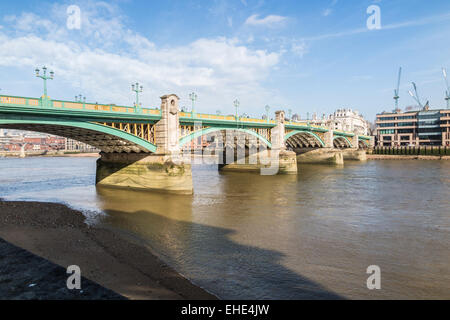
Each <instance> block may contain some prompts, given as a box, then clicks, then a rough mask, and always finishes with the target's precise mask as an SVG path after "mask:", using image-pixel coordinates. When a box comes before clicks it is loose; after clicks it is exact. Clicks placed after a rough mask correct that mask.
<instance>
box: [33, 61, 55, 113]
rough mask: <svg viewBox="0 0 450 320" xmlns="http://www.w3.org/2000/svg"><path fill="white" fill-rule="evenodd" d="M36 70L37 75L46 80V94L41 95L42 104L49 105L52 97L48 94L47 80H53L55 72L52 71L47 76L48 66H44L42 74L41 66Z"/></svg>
mask: <svg viewBox="0 0 450 320" xmlns="http://www.w3.org/2000/svg"><path fill="white" fill-rule="evenodd" d="M35 71H36V77H38V78H41V79H42V80H44V95H43V96H42V97H41V104H42V105H44V106H49V105H50V101H49V100H50V99H49V97H48V96H47V80H53V77H54V75H55V73H54V72H53V71H50V75H49V76H47V67H46V66H44V67H42V72H43V74H42V75H41V74H40V71H39V68H36V70H35Z"/></svg>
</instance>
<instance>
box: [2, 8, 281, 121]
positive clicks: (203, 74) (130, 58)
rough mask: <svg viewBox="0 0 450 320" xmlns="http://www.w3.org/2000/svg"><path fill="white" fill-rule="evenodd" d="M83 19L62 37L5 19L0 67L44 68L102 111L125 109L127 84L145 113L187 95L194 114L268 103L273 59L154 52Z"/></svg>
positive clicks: (196, 49) (57, 31) (55, 28)
mask: <svg viewBox="0 0 450 320" xmlns="http://www.w3.org/2000/svg"><path fill="white" fill-rule="evenodd" d="M57 9H58V8H57ZM83 11H84V10H83ZM86 14H87V16H86V17H85V18H84V19H86V21H83V23H82V29H81V32H79V33H71V32H70V31H68V30H67V29H65V21H61V23H60V24H54V23H53V24H49V23H50V22H48V21H46V20H43V19H35V18H36V16H34V15H33V14H30V13H24V14H22V15H21V16H19V17H10V18H9V19H10V20H9V21H10V26H9V28H8V30H1V31H0V66H3V67H17V68H24V69H28V68H29V69H30V70H34V68H35V67H36V66H41V65H44V64H46V65H47V66H48V67H50V68H52V69H53V70H54V71H55V73H56V78H55V80H54V81H61V82H64V83H66V84H67V87H68V89H67V91H68V92H71V91H73V95H74V94H78V93H79V92H82V93H83V94H84V95H86V96H87V97H88V100H90V101H98V102H104V103H116V104H127V105H130V104H131V101H132V99H133V98H132V95H131V91H130V89H129V88H130V83H132V82H134V81H139V82H141V83H142V84H143V85H144V93H143V100H142V101H143V103H145V104H146V105H152V106H154V105H158V104H159V96H161V95H162V94H167V93H177V94H178V95H179V96H180V97H183V96H184V95H186V94H187V93H188V92H190V91H192V90H195V91H196V92H197V93H198V95H199V107H200V109H201V107H202V106H204V108H206V107H207V108H213V109H211V110H208V111H209V112H214V111H215V110H216V109H217V108H224V107H225V106H228V105H229V109H230V110H232V104H231V102H232V101H233V100H234V99H235V98H236V97H239V98H240V100H241V103H242V105H243V106H244V105H245V104H246V103H247V104H248V105H250V104H251V106H252V107H259V106H263V105H264V103H265V102H266V100H267V99H268V97H269V96H270V92H269V90H266V89H264V88H263V85H262V83H263V81H264V80H265V79H267V77H268V75H269V74H270V72H271V70H272V69H273V68H274V67H275V66H276V65H277V64H278V63H279V58H280V55H281V53H279V52H267V51H264V50H255V49H250V48H248V47H246V46H245V45H244V44H242V43H241V42H240V41H239V40H237V39H230V38H208V39H206V38H201V39H197V40H196V41H193V42H192V43H189V44H186V45H181V46H177V47H166V48H161V47H159V46H156V45H155V44H154V43H152V42H151V41H150V40H149V39H147V38H146V37H143V36H141V35H139V34H137V33H135V32H133V31H131V30H128V29H127V28H125V27H124V25H123V24H122V21H120V20H112V24H111V25H105V24H106V23H108V21H109V20H108V19H107V18H105V17H98V18H97V17H96V16H95V15H93V14H92V12H89V13H86ZM30 17H31V18H30ZM38 18H39V17H38ZM19 22H20V24H19V25H17V23H19ZM63 22H64V23H63ZM36 24H38V25H39V28H36V26H37V25H36ZM78 40H82V41H78ZM27 77H28V75H27ZM30 81H34V78H32V77H31V76H30ZM70 88H71V89H70ZM75 88H76V90H77V91H76V92H75ZM80 90H81V91H80ZM24 95H25V93H24ZM71 96H72V92H71ZM185 103H186V104H187V102H185ZM204 111H207V110H204ZM223 112H224V113H225V112H226V111H223ZM247 112H251V109H250V110H249V109H247ZM258 112H260V111H258Z"/></svg>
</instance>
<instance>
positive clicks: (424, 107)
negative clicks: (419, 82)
mask: <svg viewBox="0 0 450 320" xmlns="http://www.w3.org/2000/svg"><path fill="white" fill-rule="evenodd" d="M411 83H412V85H413V88H414V93H412V92H411V90H410V91H408V92H409V95H410V96H411V97H413V99H414V100H416V102H417V103H418V104H419V106H420V108H421V109H422V110H427V109H428V108H429V104H428V101H427V103H425V106H423V105H422V103H421V102H420V98H419V93H418V92H417V86H416V84H415V83H414V82H411Z"/></svg>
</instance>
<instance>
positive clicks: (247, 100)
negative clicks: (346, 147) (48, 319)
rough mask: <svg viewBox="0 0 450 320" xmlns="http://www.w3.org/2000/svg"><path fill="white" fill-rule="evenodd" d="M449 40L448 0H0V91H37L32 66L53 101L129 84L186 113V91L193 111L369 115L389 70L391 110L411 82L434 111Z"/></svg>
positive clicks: (126, 91)
mask: <svg viewBox="0 0 450 320" xmlns="http://www.w3.org/2000/svg"><path fill="white" fill-rule="evenodd" d="M74 5H75V6H76V7H77V8H79V10H80V11H79V13H80V15H79V17H80V24H79V29H78V28H77V27H78V26H76V27H75V28H73V26H74V24H73V21H74V20H73V18H74V14H73V11H69V13H68V11H67V10H68V7H69V6H74ZM373 5H375V6H378V8H379V10H380V11H379V12H380V15H379V17H380V25H379V28H376V29H373V28H369V27H368V22H367V21H368V20H369V22H371V21H374V20H372V18H371V17H372V16H373V11H369V13H368V8H369V7H370V6H373ZM68 19H69V22H68ZM449 36H450V1H448V0H430V1H424V0H376V1H370V0H367V1H365V0H361V1H353V0H324V1H320V0H319V1H306V0H305V1H304V0H293V1H289V0H278V1H269V0H227V1H225V0H209V1H206V0H205V1H200V0H177V1H170V0H168V1H155V0H153V1H149V0H142V1H137V0H136V1H133V0H116V1H108V2H103V1H95V0H82V1H75V0H73V1H72V0H71V1H57V2H55V1H54V2H51V1H42V0H39V1H35V0H23V1H2V2H0V72H1V74H2V75H3V76H1V77H0V88H1V91H0V93H1V94H5V95H18V96H29V97H39V96H41V95H42V92H43V88H42V87H43V84H42V80H40V79H37V78H36V76H35V73H34V69H35V68H36V67H39V68H41V67H42V66H44V65H45V66H47V67H48V68H49V69H51V70H54V72H55V78H54V80H51V81H49V83H48V95H49V96H50V97H51V98H54V99H63V100H74V97H75V95H78V94H82V95H83V96H86V98H87V101H88V102H98V103H115V104H117V105H132V104H133V102H134V99H135V94H134V93H133V92H132V91H131V83H135V82H139V83H140V84H142V85H143V92H142V94H141V97H140V101H141V102H142V104H143V106H144V107H156V106H159V105H160V98H159V97H161V96H162V95H165V94H169V93H175V94H177V95H178V96H179V97H180V106H185V107H186V108H187V109H188V110H190V108H191V101H190V100H189V93H191V92H195V93H196V94H197V96H198V99H197V101H196V102H195V110H196V111H197V112H205V113H216V112H217V110H220V112H221V113H222V114H234V112H235V109H234V106H233V101H234V100H235V99H238V100H239V101H240V106H239V113H240V114H243V113H245V114H248V115H250V116H255V117H261V115H262V114H264V113H265V111H264V107H265V106H266V105H269V106H270V110H271V111H270V112H271V113H272V114H273V113H274V112H275V111H276V110H285V111H287V110H289V109H291V110H292V113H297V114H299V115H301V117H302V118H305V117H306V115H307V113H309V114H310V115H311V114H312V113H314V112H316V113H317V114H318V115H321V114H323V113H326V114H329V113H332V112H334V111H335V110H336V109H339V108H351V109H353V110H358V111H359V112H360V113H362V114H363V115H364V116H365V117H366V119H368V120H370V121H373V120H374V118H375V115H376V114H377V113H380V112H382V111H392V110H393V109H394V100H393V96H394V89H395V87H396V85H397V74H398V68H399V67H400V66H401V67H402V68H403V74H402V80H401V85H400V100H399V105H400V108H403V109H404V108H405V107H406V106H410V105H415V104H416V103H415V102H414V100H413V99H412V98H411V97H410V96H409V94H408V90H411V82H412V81H414V82H415V83H416V84H417V87H418V91H419V96H420V98H421V100H422V103H424V102H425V101H426V100H429V101H430V105H431V107H432V108H444V107H445V100H444V95H445V83H444V80H443V75H442V67H446V68H448V69H449V70H450V41H449ZM449 73H450V72H449ZM272 116H273V115H272Z"/></svg>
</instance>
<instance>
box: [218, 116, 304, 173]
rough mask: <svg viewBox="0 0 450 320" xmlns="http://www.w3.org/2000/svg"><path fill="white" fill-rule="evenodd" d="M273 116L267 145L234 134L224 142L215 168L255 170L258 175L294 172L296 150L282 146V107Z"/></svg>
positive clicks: (283, 144)
mask: <svg viewBox="0 0 450 320" xmlns="http://www.w3.org/2000/svg"><path fill="white" fill-rule="evenodd" d="M275 116H276V122H277V125H276V126H275V127H274V128H272V129H271V137H272V138H271V148H268V147H267V146H265V145H262V144H261V142H260V141H258V140H256V138H253V139H252V138H251V137H250V139H249V138H245V136H244V135H242V134H238V138H237V139H236V140H234V141H233V143H229V141H226V142H225V148H224V154H223V163H221V164H219V169H220V170H222V171H236V172H258V173H260V174H261V175H276V174H297V158H296V154H295V152H292V151H288V150H286V144H285V142H284V136H285V123H284V122H285V114H284V111H277V112H276V113H275ZM234 142H235V143H234ZM244 146H245V148H244Z"/></svg>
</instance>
